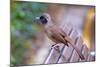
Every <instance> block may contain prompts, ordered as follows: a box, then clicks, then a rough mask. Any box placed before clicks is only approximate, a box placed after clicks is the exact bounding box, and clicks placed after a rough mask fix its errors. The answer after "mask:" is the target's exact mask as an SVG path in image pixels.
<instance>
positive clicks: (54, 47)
mask: <svg viewBox="0 0 100 67" xmlns="http://www.w3.org/2000/svg"><path fill="white" fill-rule="evenodd" d="M59 47H60V46H59V45H57V44H54V45H52V49H55V50H56V51H57V52H58V53H59V54H60V55H61V56H62V57H63V58H64V59H66V58H65V56H64V55H63V54H62V52H61V51H60V48H59ZM66 61H67V60H66Z"/></svg>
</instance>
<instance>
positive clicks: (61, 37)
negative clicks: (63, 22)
mask: <svg viewBox="0 0 100 67" xmlns="http://www.w3.org/2000/svg"><path fill="white" fill-rule="evenodd" d="M36 21H37V22H39V23H40V24H41V25H42V26H43V29H44V32H45V34H46V35H47V36H48V38H49V39H50V40H52V41H53V42H55V45H56V44H58V43H63V44H65V45H66V46H68V47H69V44H71V46H72V47H73V48H74V49H75V50H76V52H77V53H78V55H79V57H80V58H81V59H82V60H83V59H85V58H84V56H83V54H82V53H81V50H79V49H78V47H77V46H76V45H75V44H74V42H73V41H72V39H71V38H70V37H69V36H68V35H67V34H66V33H65V32H64V31H63V30H62V29H61V28H60V27H59V26H58V25H57V24H55V23H54V22H53V20H52V18H51V16H50V14H49V13H43V14H41V15H40V16H38V17H36ZM68 43H69V44H68Z"/></svg>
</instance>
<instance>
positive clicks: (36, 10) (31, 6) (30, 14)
mask: <svg viewBox="0 0 100 67" xmlns="http://www.w3.org/2000/svg"><path fill="white" fill-rule="evenodd" d="M46 9H47V5H46V4H42V3H32V2H17V1H14V2H12V3H11V23H10V25H11V28H10V30H11V64H12V65H16V64H20V63H21V62H22V59H23V53H24V52H25V50H27V48H28V46H29V45H28V44H27V42H28V40H29V39H30V38H31V37H33V38H34V36H35V34H36V32H37V29H38V28H39V27H38V25H37V23H36V22H34V21H33V20H34V18H35V17H36V16H38V15H39V14H41V13H42V12H44V11H45V10H46Z"/></svg>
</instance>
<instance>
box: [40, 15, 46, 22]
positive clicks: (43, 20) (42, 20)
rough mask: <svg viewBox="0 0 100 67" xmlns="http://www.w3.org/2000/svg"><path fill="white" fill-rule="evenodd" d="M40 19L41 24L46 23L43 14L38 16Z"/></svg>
mask: <svg viewBox="0 0 100 67" xmlns="http://www.w3.org/2000/svg"><path fill="white" fill-rule="evenodd" d="M40 21H41V23H42V24H46V23H47V19H46V18H45V17H44V16H41V17H40Z"/></svg>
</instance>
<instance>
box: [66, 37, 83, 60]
mask: <svg viewBox="0 0 100 67" xmlns="http://www.w3.org/2000/svg"><path fill="white" fill-rule="evenodd" d="M65 40H66V41H67V42H68V43H69V44H71V46H72V47H73V48H74V49H75V50H76V52H77V53H78V55H79V57H80V58H81V59H82V60H83V59H85V58H84V56H83V54H82V52H81V50H79V49H78V47H77V46H76V45H75V44H74V42H73V41H72V40H71V39H70V38H68V37H65Z"/></svg>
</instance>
